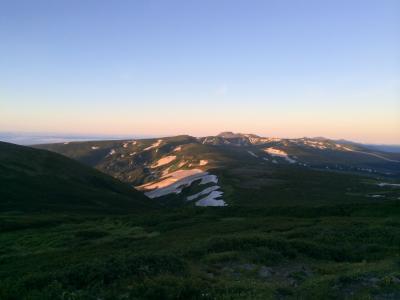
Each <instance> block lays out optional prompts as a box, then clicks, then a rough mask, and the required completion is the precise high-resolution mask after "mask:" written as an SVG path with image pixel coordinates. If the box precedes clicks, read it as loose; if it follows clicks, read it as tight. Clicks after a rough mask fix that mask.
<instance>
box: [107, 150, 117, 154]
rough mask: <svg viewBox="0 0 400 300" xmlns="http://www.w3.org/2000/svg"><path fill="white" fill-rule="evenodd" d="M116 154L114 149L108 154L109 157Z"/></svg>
mask: <svg viewBox="0 0 400 300" xmlns="http://www.w3.org/2000/svg"><path fill="white" fill-rule="evenodd" d="M115 153H116V152H115V150H114V149H111V151H110V153H108V154H109V155H114V154H115Z"/></svg>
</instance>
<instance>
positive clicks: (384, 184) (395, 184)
mask: <svg viewBox="0 0 400 300" xmlns="http://www.w3.org/2000/svg"><path fill="white" fill-rule="evenodd" d="M378 186H381V187H384V186H393V187H400V183H387V182H381V183H378Z"/></svg>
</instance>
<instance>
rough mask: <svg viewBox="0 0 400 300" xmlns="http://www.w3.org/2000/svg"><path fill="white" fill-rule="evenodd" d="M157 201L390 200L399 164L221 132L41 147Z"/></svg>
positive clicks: (359, 150)
mask: <svg viewBox="0 0 400 300" xmlns="http://www.w3.org/2000/svg"><path fill="white" fill-rule="evenodd" d="M38 147H41V148H45V149H48V150H51V151H55V152H58V153H61V154H63V155H66V156H68V157H71V158H74V159H77V160H79V161H81V162H83V163H86V164H89V165H91V166H93V167H95V168H97V169H98V170H100V171H102V172H104V173H107V174H109V175H111V176H113V177H115V178H117V179H119V180H121V181H123V182H126V183H129V184H131V185H133V186H136V187H137V188H139V189H141V190H143V191H145V192H146V194H147V195H148V196H149V197H151V198H159V200H161V202H162V203H177V204H179V203H180V204H182V202H183V203H187V204H188V205H192V204H195V205H198V206H221V205H238V206H271V205H272V206H275V205H298V204H311V205H319V204H324V205H325V204H332V203H338V202H342V203H349V202H364V201H367V202H371V201H383V200H395V199H397V198H398V197H399V196H400V195H399V189H397V188H393V186H379V183H382V182H383V183H396V182H397V181H398V179H399V175H400V159H399V157H398V156H396V154H388V153H381V152H377V151H371V150H368V149H366V148H363V147H362V146H361V145H355V144H351V145H350V144H348V143H340V142H338V141H332V140H327V139H323V138H318V139H308V138H302V139H277V138H263V137H258V136H256V135H248V134H234V133H230V132H225V133H222V134H220V135H218V136H210V137H204V138H194V137H190V136H177V137H166V138H160V139H144V140H125V141H94V142H93V141H92V142H76V143H66V144H51V145H39V146H38Z"/></svg>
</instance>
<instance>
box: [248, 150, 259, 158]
mask: <svg viewBox="0 0 400 300" xmlns="http://www.w3.org/2000/svg"><path fill="white" fill-rule="evenodd" d="M247 153H249V154H250V155H251V156H253V157H256V158H258V156H257V155H256V154H255V153H254V152H253V151H247Z"/></svg>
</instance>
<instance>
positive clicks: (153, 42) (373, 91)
mask: <svg viewBox="0 0 400 300" xmlns="http://www.w3.org/2000/svg"><path fill="white" fill-rule="evenodd" d="M228 130H229V131H234V132H243V133H255V134H259V135H262V136H277V137H303V136H308V137H313V136H324V137H328V138H344V139H349V140H354V141H360V142H368V143H387V144H400V1H398V0H374V1H371V0H359V1H358V0H326V1H320V0H302V1H298V0H276V1H273V0H263V1H257V0H226V1H225V0H196V1H194V0H181V1H176V0H168V1H166V0H159V1H155V0H130V1H128V0H126V1H123V0H113V1H109V0H107V1H102V0H47V1H44V0H35V1H31V0H25V1H21V0H0V131H13V132H38V133H40V132H47V133H49V132H51V133H58V134H63V133H64V134H105V135H149V136H157V135H159V136H167V135H176V134H191V135H195V136H204V135H215V134H218V133H219V132H221V131H228Z"/></svg>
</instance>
